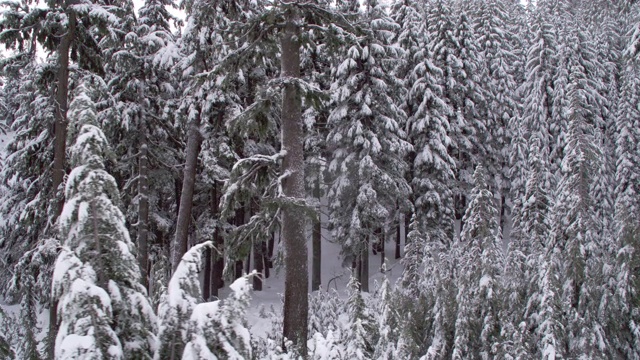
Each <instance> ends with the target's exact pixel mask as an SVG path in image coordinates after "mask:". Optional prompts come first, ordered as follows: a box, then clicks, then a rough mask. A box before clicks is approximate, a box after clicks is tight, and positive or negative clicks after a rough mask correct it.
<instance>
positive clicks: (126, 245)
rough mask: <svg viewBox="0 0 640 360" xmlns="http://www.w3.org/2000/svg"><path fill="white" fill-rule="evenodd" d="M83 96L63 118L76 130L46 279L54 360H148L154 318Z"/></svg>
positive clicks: (104, 150) (103, 144) (103, 147)
mask: <svg viewBox="0 0 640 360" xmlns="http://www.w3.org/2000/svg"><path fill="white" fill-rule="evenodd" d="M83 90H84V88H83V87H81V88H80V89H79V93H78V95H76V97H75V99H74V101H73V103H72V106H71V111H70V117H71V118H72V119H74V125H75V126H76V128H79V130H78V134H77V138H76V142H75V144H74V145H73V147H72V148H71V154H72V157H71V159H72V163H73V164H74V165H75V167H74V169H73V171H72V172H71V174H70V175H69V179H68V180H67V184H66V191H65V192H66V194H65V197H66V199H67V202H66V204H65V207H64V209H63V212H62V215H61V217H60V233H61V235H62V237H63V238H64V242H63V249H62V252H61V253H60V255H59V256H58V261H57V263H56V268H55V271H54V276H53V288H54V296H55V297H60V304H59V309H60V313H59V316H60V320H61V324H60V331H59V332H58V336H57V339H56V358H60V359H67V358H68V359H75V358H77V357H78V356H80V354H82V353H83V352H85V351H88V352H89V353H92V354H94V355H93V356H94V357H95V358H113V359H143V358H148V357H150V356H151V354H152V351H153V350H154V348H155V342H156V339H155V335H154V334H155V315H154V312H153V309H152V308H151V306H150V304H149V300H148V298H147V294H146V290H145V289H144V287H143V286H142V285H141V283H140V281H141V279H140V271H139V268H138V264H137V262H136V259H135V256H134V254H135V252H136V250H135V246H134V244H133V243H132V242H131V240H130V238H129V233H128V231H127V229H126V227H125V221H124V215H123V214H122V212H121V211H120V209H119V208H118V206H117V201H119V192H118V189H117V185H116V183H115V180H114V178H113V177H112V176H111V175H109V174H108V173H107V172H106V171H105V160H106V159H107V157H108V156H109V151H110V150H109V145H108V142H107V140H106V138H105V136H104V134H103V133H102V131H101V130H100V129H99V128H98V127H96V126H95V125H94V124H95V123H96V112H95V105H93V101H92V100H91V98H90V97H89V96H88V95H87V94H86V92H84V91H83ZM78 337H86V338H88V339H89V341H87V342H79V341H77V340H78Z"/></svg>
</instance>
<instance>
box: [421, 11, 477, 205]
mask: <svg viewBox="0 0 640 360" xmlns="http://www.w3.org/2000/svg"><path fill="white" fill-rule="evenodd" d="M429 5H430V6H429V8H428V9H427V24H428V33H429V44H428V49H429V53H430V54H431V57H432V59H433V62H434V64H435V65H436V66H437V67H439V68H440V69H441V70H442V72H443V74H442V76H441V78H440V79H439V83H440V84H441V86H442V98H443V100H445V102H446V103H447V104H448V105H449V106H450V107H451V113H450V114H449V127H450V133H449V137H450V138H451V146H450V148H449V153H450V155H451V156H452V157H453V158H454V160H455V163H456V166H455V171H456V185H455V186H453V191H454V200H455V202H454V206H455V211H456V216H457V217H458V218H461V217H462V213H463V212H464V207H465V202H466V196H467V195H468V192H469V190H471V186H472V185H471V184H472V183H473V179H472V174H473V170H474V169H473V167H474V164H480V163H484V161H485V160H486V156H485V155H486V154H487V149H486V147H485V145H486V143H485V139H484V137H485V135H489V134H488V133H487V132H486V129H485V124H484V122H483V119H482V116H483V115H482V114H483V113H484V108H485V104H484V102H485V99H484V94H483V89H482V87H480V86H479V82H480V81H481V78H480V74H481V72H480V67H479V66H480V62H479V58H478V56H479V55H480V53H479V49H478V44H477V43H476V41H475V39H476V36H475V34H474V30H473V28H472V24H471V21H470V19H469V15H468V7H467V6H466V5H464V6H462V5H461V6H459V7H458V6H456V5H457V4H455V3H454V2H451V1H448V0H434V1H432V2H430V3H429ZM454 11H455V12H456V14H455V15H454Z"/></svg>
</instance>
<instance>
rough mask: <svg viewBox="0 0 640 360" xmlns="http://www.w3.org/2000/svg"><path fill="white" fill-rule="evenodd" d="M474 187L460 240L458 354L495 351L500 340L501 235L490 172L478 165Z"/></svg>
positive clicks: (484, 354) (470, 355) (471, 355)
mask: <svg viewBox="0 0 640 360" xmlns="http://www.w3.org/2000/svg"><path fill="white" fill-rule="evenodd" d="M474 180H475V187H474V188H473V191H472V197H471V202H470V204H469V207H468V208H467V211H466V213H465V217H464V220H465V223H466V225H465V227H464V229H463V231H462V233H461V235H460V240H459V242H458V243H457V244H456V249H455V251H456V258H457V259H458V261H459V264H460V265H459V267H458V268H457V273H456V286H457V288H458V295H457V298H456V302H457V305H458V313H457V317H456V320H455V341H454V347H453V354H452V358H453V359H481V358H489V357H492V356H494V352H495V349H496V345H497V344H499V336H500V323H499V318H498V316H499V311H500V305H501V304H500V301H501V299H502V294H503V290H502V288H501V282H502V271H503V270H502V266H503V265H502V264H503V259H502V250H501V246H502V237H501V235H500V228H499V224H498V213H497V210H496V208H495V206H494V204H493V194H491V192H490V191H489V189H488V185H487V180H488V179H487V173H486V171H485V170H484V168H483V167H482V166H480V165H479V166H478V168H477V169H476V171H475V173H474Z"/></svg>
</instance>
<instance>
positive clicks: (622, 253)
mask: <svg viewBox="0 0 640 360" xmlns="http://www.w3.org/2000/svg"><path fill="white" fill-rule="evenodd" d="M621 81H622V84H621V92H620V104H619V106H618V113H617V119H616V148H615V149H616V158H617V163H616V183H617V186H616V188H615V192H616V202H615V217H614V221H615V229H616V230H617V231H616V233H615V238H616V244H615V247H614V248H615V250H616V254H615V256H616V257H615V262H614V263H613V264H614V265H613V269H612V271H611V274H612V277H613V281H612V282H613V286H612V292H613V296H612V298H611V301H610V309H611V312H610V315H609V317H610V318H609V322H608V328H607V333H608V334H610V335H609V336H610V339H611V346H612V349H611V352H610V353H611V354H622V356H625V357H626V358H629V359H639V358H640V353H639V352H638V349H639V347H638V344H640V304H639V303H638V302H637V301H634V300H633V299H634V298H635V299H638V294H640V281H639V280H638V277H637V276H634V275H633V270H632V269H637V268H638V266H639V265H638V264H640V236H639V235H638V234H639V233H640V225H639V222H638V218H639V216H640V215H639V211H640V207H639V203H638V194H640V189H639V188H638V184H639V182H638V179H640V157H639V156H638V153H637V151H635V149H636V146H637V144H638V143H639V141H640V134H639V133H638V127H639V126H640V123H639V122H638V119H639V118H640V114H639V113H638V108H637V106H635V104H637V103H638V95H639V94H638V85H637V84H638V81H639V78H638V72H637V67H636V65H635V64H629V65H628V66H626V67H625V70H624V72H623V76H622V79H621Z"/></svg>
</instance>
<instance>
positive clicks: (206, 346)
mask: <svg viewBox="0 0 640 360" xmlns="http://www.w3.org/2000/svg"><path fill="white" fill-rule="evenodd" d="M254 276H255V274H254ZM249 280H250V276H243V277H241V278H239V279H237V280H236V281H234V282H233V284H231V285H230V288H231V291H232V293H231V294H230V295H229V296H228V297H227V298H226V299H224V300H216V301H213V302H206V303H202V304H198V305H196V306H195V307H194V308H193V313H192V315H191V319H190V320H189V323H190V324H189V329H188V331H187V339H189V342H188V343H187V345H186V346H185V349H184V353H183V354H182V359H183V360H205V359H212V358H213V359H221V360H223V359H229V360H231V359H237V360H241V359H251V358H252V346H251V337H250V334H249V329H248V328H247V321H246V318H245V317H246V315H245V313H246V311H247V307H248V306H249V300H250V299H249V292H250V291H251V285H250V284H249Z"/></svg>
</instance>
